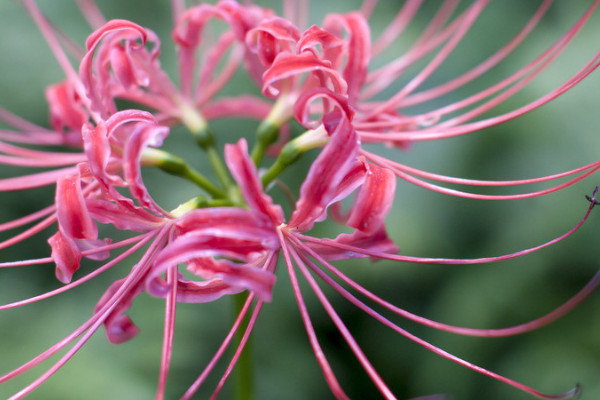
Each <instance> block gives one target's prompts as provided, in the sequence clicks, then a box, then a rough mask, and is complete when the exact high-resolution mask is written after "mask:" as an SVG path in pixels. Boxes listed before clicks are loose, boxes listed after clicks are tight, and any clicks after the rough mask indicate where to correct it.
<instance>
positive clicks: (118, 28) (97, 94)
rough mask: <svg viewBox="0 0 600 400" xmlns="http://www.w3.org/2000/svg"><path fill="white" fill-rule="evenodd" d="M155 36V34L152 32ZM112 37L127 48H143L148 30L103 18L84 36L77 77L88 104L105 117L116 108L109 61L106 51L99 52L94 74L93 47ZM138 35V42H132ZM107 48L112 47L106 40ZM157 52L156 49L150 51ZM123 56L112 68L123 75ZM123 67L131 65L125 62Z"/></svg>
mask: <svg viewBox="0 0 600 400" xmlns="http://www.w3.org/2000/svg"><path fill="white" fill-rule="evenodd" d="M152 37H153V38H155V37H156V36H155V35H152ZM105 38H108V39H113V42H112V43H111V44H113V45H116V43H118V42H120V41H121V40H125V41H126V42H127V43H128V45H127V48H128V50H132V49H140V48H143V47H144V45H145V44H146V40H147V39H148V31H146V29H144V28H142V27H141V26H139V25H137V24H134V23H133V22H130V21H126V20H112V21H109V22H107V23H106V24H105V25H104V26H102V27H101V28H100V29H98V30H96V31H95V32H94V33H92V34H91V35H90V36H89V37H88V39H87V40H86V43H85V44H86V49H87V52H86V54H85V56H83V58H82V60H81V64H80V66H79V75H80V77H81V81H82V83H83V84H84V86H85V88H86V93H87V96H88V97H89V99H90V102H91V107H92V109H93V110H94V111H97V112H99V113H100V114H101V115H102V116H104V117H108V116H109V115H110V114H113V113H114V112H115V110H116V108H115V105H114V101H113V97H112V96H111V93H110V90H109V87H108V86H109V85H108V83H109V81H110V75H109V72H108V65H109V64H110V54H111V52H110V51H104V52H103V54H102V55H99V59H100V60H99V62H98V63H96V66H97V67H96V75H95V74H94V63H93V60H94V53H95V51H96V49H97V47H98V46H99V45H100V43H101V42H102V40H103V39H105ZM137 39H139V40H140V42H141V43H139V44H138V43H136V40H137ZM108 47H109V48H110V47H112V46H111V45H110V44H109V46H108ZM155 52H158V46H157V48H155ZM154 56H158V53H156V54H154ZM124 62H125V60H123V59H119V60H117V65H116V69H117V70H118V71H120V72H119V75H121V77H125V75H126V74H125V72H124V71H125V68H124ZM127 68H134V67H133V66H128V67H127Z"/></svg>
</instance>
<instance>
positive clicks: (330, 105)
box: [294, 87, 354, 129]
mask: <svg viewBox="0 0 600 400" xmlns="http://www.w3.org/2000/svg"><path fill="white" fill-rule="evenodd" d="M317 99H321V100H322V101H323V106H322V107H321V108H320V109H319V111H320V115H321V116H323V115H326V114H328V113H330V112H331V111H333V110H334V109H336V108H337V109H339V110H340V111H341V112H343V113H344V114H345V115H346V118H347V119H348V120H352V118H353V117H354V110H353V109H352V108H351V107H350V105H349V104H348V97H347V96H345V95H342V94H339V93H336V92H334V91H331V90H329V89H327V88H324V87H316V88H313V89H310V90H307V91H305V92H303V93H302V94H301V95H300V96H299V97H298V99H297V100H296V103H295V104H294V117H295V118H296V120H297V121H298V122H299V123H300V124H301V125H302V126H303V127H305V128H307V129H315V128H317V127H318V126H319V125H320V124H321V119H322V118H318V119H316V120H311V119H310V115H311V107H310V106H311V103H312V102H313V101H315V100H317Z"/></svg>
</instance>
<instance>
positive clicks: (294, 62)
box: [262, 52, 348, 97]
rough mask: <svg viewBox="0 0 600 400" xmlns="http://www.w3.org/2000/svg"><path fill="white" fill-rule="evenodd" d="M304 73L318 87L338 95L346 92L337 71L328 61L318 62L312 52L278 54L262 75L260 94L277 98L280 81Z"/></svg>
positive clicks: (344, 84)
mask: <svg viewBox="0 0 600 400" xmlns="http://www.w3.org/2000/svg"><path fill="white" fill-rule="evenodd" d="M305 73H308V74H309V78H316V80H317V82H318V85H319V86H322V87H328V88H330V89H331V90H333V91H334V92H336V93H340V94H345V93H346V92H347V89H348V85H347V84H346V81H345V80H344V78H343V77H342V76H341V75H340V74H339V73H338V71H336V70H335V69H334V68H332V66H331V63H330V62H329V61H327V60H320V59H319V58H318V57H317V56H316V55H315V54H313V53H312V52H304V53H301V54H290V53H279V54H278V55H277V57H276V58H275V61H273V65H271V67H270V68H269V69H267V70H266V71H265V73H264V75H263V87H262V92H263V94H264V95H265V96H270V97H274V96H277V95H278V94H279V92H280V91H281V88H280V84H281V81H284V80H286V79H289V78H294V77H298V76H300V75H302V74H305Z"/></svg>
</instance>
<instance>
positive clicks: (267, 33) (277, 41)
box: [246, 17, 300, 65]
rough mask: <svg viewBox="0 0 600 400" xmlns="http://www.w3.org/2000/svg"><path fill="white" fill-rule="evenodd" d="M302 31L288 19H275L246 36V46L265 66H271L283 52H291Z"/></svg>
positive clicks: (265, 22)
mask: <svg viewBox="0 0 600 400" xmlns="http://www.w3.org/2000/svg"><path fill="white" fill-rule="evenodd" d="M299 38H300V31H299V30H298V28H296V27H295V26H294V25H293V24H292V23H290V22H288V21H287V20H286V19H283V18H279V17H274V18H270V19H268V20H266V21H264V22H262V23H261V24H260V25H259V26H257V27H256V28H254V29H252V30H250V31H249V32H248V34H247V35H246V46H248V49H249V50H250V51H251V52H252V53H254V54H256V55H257V56H258V58H259V60H260V61H261V62H262V63H263V64H264V65H271V64H272V63H273V61H274V60H275V57H276V56H277V54H279V53H280V52H281V51H283V50H285V51H291V50H292V48H293V45H295V43H296V42H297V41H298V39H299Z"/></svg>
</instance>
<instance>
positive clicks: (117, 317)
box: [94, 278, 143, 344]
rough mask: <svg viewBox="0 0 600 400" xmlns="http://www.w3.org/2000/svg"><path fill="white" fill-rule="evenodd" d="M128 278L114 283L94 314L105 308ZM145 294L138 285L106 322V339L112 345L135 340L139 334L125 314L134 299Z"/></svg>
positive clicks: (121, 301) (130, 291) (103, 296)
mask: <svg viewBox="0 0 600 400" xmlns="http://www.w3.org/2000/svg"><path fill="white" fill-rule="evenodd" d="M125 281H126V278H123V279H120V280H118V281H115V282H113V283H112V284H111V285H110V286H109V287H108V289H107V290H106V292H104V294H103V295H102V297H101V298H100V301H98V303H97V304H96V307H95V309H94V313H97V312H98V311H99V310H100V309H101V308H102V307H104V306H105V305H106V304H107V303H108V301H110V299H111V297H113V296H114V294H115V293H116V292H117V291H118V290H119V289H120V288H121V286H122V285H123V283H124V282H125ZM142 292H143V287H142V285H140V284H138V285H135V287H132V288H131V289H130V290H129V291H128V292H127V293H126V294H125V296H124V297H123V298H122V299H121V300H120V301H119V302H118V303H117V306H116V307H115V308H114V309H113V311H112V312H111V313H110V315H109V316H108V317H107V318H106V319H105V320H104V328H105V330H106V337H107V339H108V341H109V342H110V343H113V344H119V343H123V342H126V341H128V340H130V339H132V338H134V337H135V336H136V335H137V334H138V333H139V331H140V330H139V328H138V327H137V326H135V324H134V323H133V321H132V320H131V319H130V318H129V317H128V316H127V315H126V314H125V312H126V311H127V310H129V308H130V307H131V304H132V303H133V299H134V298H135V297H136V296H137V295H138V294H140V293H142Z"/></svg>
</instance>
